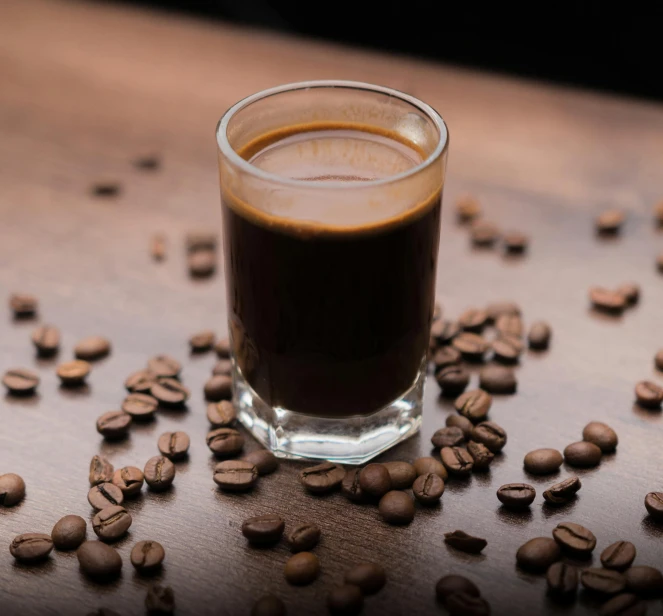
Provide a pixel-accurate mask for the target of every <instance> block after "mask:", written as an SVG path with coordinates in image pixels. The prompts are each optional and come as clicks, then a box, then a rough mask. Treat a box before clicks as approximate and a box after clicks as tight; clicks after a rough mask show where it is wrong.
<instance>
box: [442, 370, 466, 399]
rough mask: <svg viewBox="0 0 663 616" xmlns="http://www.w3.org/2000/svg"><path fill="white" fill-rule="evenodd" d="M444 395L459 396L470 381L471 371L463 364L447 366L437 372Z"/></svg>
mask: <svg viewBox="0 0 663 616" xmlns="http://www.w3.org/2000/svg"><path fill="white" fill-rule="evenodd" d="M435 380H436V381H437V384H438V385H439V386H440V388H441V389H442V395H443V396H457V395H458V394H460V393H462V392H463V391H464V390H465V388H466V387H467V386H468V385H469V382H470V373H469V372H468V371H467V369H466V368H464V367H463V366H447V367H446V368H442V369H441V370H439V371H438V372H437V373H436V374H435Z"/></svg>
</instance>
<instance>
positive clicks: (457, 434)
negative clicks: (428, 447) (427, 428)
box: [430, 427, 465, 449]
mask: <svg viewBox="0 0 663 616" xmlns="http://www.w3.org/2000/svg"><path fill="white" fill-rule="evenodd" d="M430 440H431V443H433V447H435V448H437V449H442V448H443V447H456V446H457V445H461V444H463V443H464V442H465V435H464V434H463V431H462V430H461V429H460V428H455V427H451V428H448V427H447V428H440V429H439V430H437V431H436V432H435V433H434V434H433V436H432V437H431V439H430Z"/></svg>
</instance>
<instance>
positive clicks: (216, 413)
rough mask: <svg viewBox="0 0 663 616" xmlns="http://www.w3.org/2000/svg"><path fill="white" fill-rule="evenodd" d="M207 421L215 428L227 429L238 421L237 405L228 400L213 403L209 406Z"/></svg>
mask: <svg viewBox="0 0 663 616" xmlns="http://www.w3.org/2000/svg"><path fill="white" fill-rule="evenodd" d="M207 420H208V421H209V422H210V423H211V424H212V425H213V426H214V427H215V428H227V427H229V426H232V425H233V424H234V423H235V421H236V420H237V411H236V410H235V405H234V404H233V403H232V402H229V401H228V400H222V401H221V402H213V403H211V404H208V405H207Z"/></svg>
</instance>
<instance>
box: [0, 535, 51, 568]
mask: <svg viewBox="0 0 663 616" xmlns="http://www.w3.org/2000/svg"><path fill="white" fill-rule="evenodd" d="M52 550H53V540H52V539H51V537H50V535H45V534H44V533H24V534H22V535H18V536H17V537H14V540H13V541H12V542H11V544H10V545H9V551H10V552H11V555H12V556H13V557H14V558H15V559H16V560H17V561H19V562H21V563H35V562H38V561H40V560H44V559H45V558H48V555H49V554H50V553H51V551H52Z"/></svg>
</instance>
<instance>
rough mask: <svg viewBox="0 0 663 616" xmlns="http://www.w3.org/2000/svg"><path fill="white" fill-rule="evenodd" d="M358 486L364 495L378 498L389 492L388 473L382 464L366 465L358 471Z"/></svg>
mask: <svg viewBox="0 0 663 616" xmlns="http://www.w3.org/2000/svg"><path fill="white" fill-rule="evenodd" d="M359 485H360V486H361V490H362V492H363V493H364V494H368V495H369V496H374V497H376V498H380V497H381V496H384V495H385V494H386V493H387V492H389V490H391V477H390V476H389V471H388V470H387V469H386V468H385V467H384V466H383V465H382V464H368V465H366V466H365V467H364V468H362V469H361V470H360V471H359Z"/></svg>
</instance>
